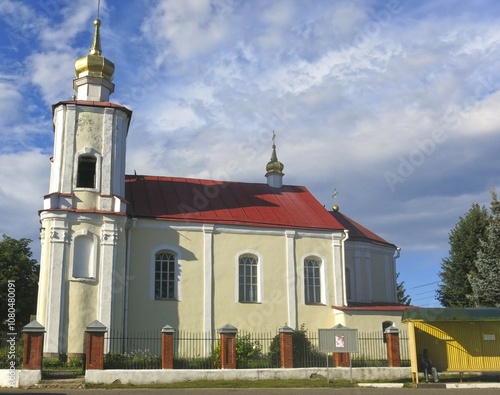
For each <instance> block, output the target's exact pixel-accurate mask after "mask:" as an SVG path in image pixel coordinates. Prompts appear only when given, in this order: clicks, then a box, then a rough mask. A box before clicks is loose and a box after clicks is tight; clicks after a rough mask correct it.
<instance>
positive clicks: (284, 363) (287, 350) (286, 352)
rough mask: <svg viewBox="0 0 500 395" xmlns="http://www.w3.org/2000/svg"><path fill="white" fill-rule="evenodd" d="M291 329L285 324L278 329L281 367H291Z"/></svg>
mask: <svg viewBox="0 0 500 395" xmlns="http://www.w3.org/2000/svg"><path fill="white" fill-rule="evenodd" d="M293 332H294V331H293V329H292V328H290V327H289V326H287V325H285V326H283V327H281V328H280V329H279V334H280V364H281V367H282V368H293Z"/></svg>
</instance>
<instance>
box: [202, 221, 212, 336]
mask: <svg viewBox="0 0 500 395" xmlns="http://www.w3.org/2000/svg"><path fill="white" fill-rule="evenodd" d="M203 234H204V246H203V247H204V250H203V330H204V331H206V332H208V331H210V332H211V331H212V330H213V315H214V313H213V304H214V302H213V286H212V283H213V256H214V247H213V234H214V226H213V225H203Z"/></svg>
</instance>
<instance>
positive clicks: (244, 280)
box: [238, 255, 259, 302]
mask: <svg viewBox="0 0 500 395" xmlns="http://www.w3.org/2000/svg"><path fill="white" fill-rule="evenodd" d="M258 279H259V277H258V261H257V257H255V256H253V255H243V256H240V257H239V259H238V288H239V292H238V301H239V302H257V301H258V286H259V281H258Z"/></svg>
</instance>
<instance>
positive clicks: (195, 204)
mask: <svg viewBox="0 0 500 395" xmlns="http://www.w3.org/2000/svg"><path fill="white" fill-rule="evenodd" d="M125 199H126V200H127V201H128V205H127V214H128V215H129V216H133V217H143V218H154V219H157V220H165V221H177V222H199V223H210V224H227V225H242V226H255V227H271V228H291V229H310V230H329V231H340V230H343V229H344V226H342V224H340V223H339V221H337V219H335V217H333V216H332V215H331V214H330V213H329V212H328V211H327V210H326V209H325V208H324V207H323V206H322V205H321V203H319V202H318V201H317V200H316V198H315V197H314V196H313V195H312V194H311V193H310V192H309V191H308V190H307V188H306V187H303V186H290V185H284V186H283V187H282V188H272V187H270V186H268V185H267V184H257V183H244V182H226V181H213V180H202V179H192V178H177V177H158V176H139V175H127V176H126V179H125Z"/></svg>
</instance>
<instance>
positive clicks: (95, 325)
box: [85, 320, 108, 333]
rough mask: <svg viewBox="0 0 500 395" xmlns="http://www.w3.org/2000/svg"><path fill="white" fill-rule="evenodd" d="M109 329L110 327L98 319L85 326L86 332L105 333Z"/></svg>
mask: <svg viewBox="0 0 500 395" xmlns="http://www.w3.org/2000/svg"><path fill="white" fill-rule="evenodd" d="M107 331H108V328H106V326H104V324H102V323H101V322H99V321H97V320H95V321H94V322H92V323H91V324H90V325H89V326H87V327H86V328H85V332H101V333H104V332H107Z"/></svg>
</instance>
